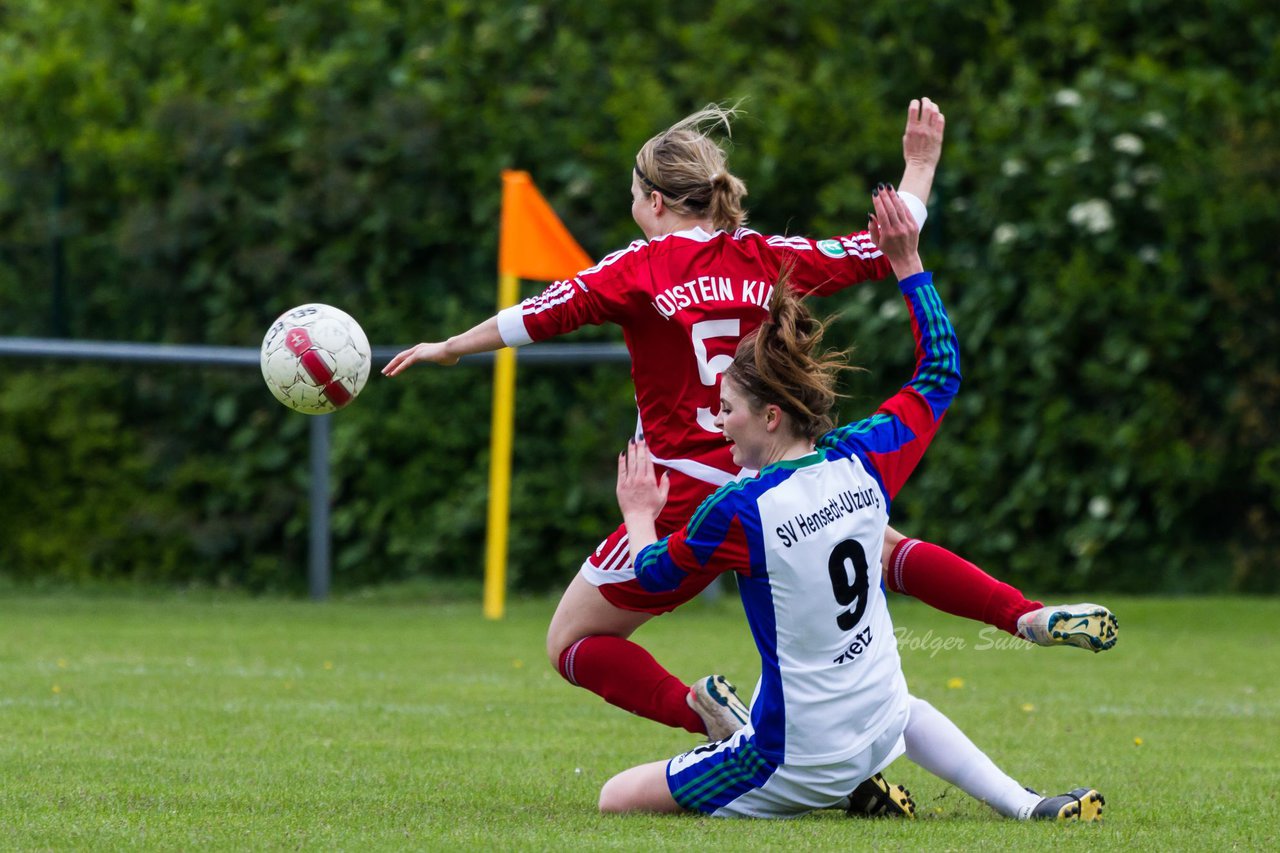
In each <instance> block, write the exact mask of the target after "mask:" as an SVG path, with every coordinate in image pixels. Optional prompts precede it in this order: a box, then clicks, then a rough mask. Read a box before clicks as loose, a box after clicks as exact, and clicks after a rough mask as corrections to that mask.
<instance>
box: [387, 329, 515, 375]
mask: <svg viewBox="0 0 1280 853" xmlns="http://www.w3.org/2000/svg"><path fill="white" fill-rule="evenodd" d="M504 346H506V344H504V343H503V341H502V335H501V334H500V333H499V332H498V318H497V317H490V318H489V319H488V320H485V321H484V322H483V323H481V324H480V325H478V326H473V327H471V328H470V329H468V330H467V331H465V332H463V333H462V334H460V335H454V336H453V337H451V338H449V340H447V341H436V342H423V343H420V344H418V345H417V346H413V347H410V348H409V349H407V350H404V351H403V352H401V353H398V354H397V355H396V357H395V358H393V359H391V361H389V362H387V366H386V367H384V368H382V374H383V375H384V376H395V375H396V374H398V373H400V372H401V371H403V370H404V369H405V368H407V367H409V366H410V365H414V364H417V363H418V362H420V361H429V362H431V363H432V364H443V365H450V364H457V363H458V359H459V358H461V357H462V356H464V355H473V354H475V353H478V352H493V351H494V350H497V349H502V347H504Z"/></svg>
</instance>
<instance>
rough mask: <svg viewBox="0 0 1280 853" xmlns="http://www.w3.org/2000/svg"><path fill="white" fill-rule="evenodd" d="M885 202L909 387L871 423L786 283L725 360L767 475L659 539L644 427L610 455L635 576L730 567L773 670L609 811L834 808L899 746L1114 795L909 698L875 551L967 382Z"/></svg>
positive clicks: (1023, 813) (937, 763)
mask: <svg viewBox="0 0 1280 853" xmlns="http://www.w3.org/2000/svg"><path fill="white" fill-rule="evenodd" d="M873 204H874V206H875V211H876V214H875V215H876V220H875V223H874V224H873V227H872V234H873V237H874V238H875V240H876V244H877V245H878V246H879V247H880V249H881V250H882V251H883V252H884V254H885V255H886V256H887V257H888V258H889V260H890V263H891V264H892V266H893V271H894V273H895V275H896V276H897V277H898V284H899V287H900V289H901V290H902V294H903V296H904V297H905V299H906V302H907V306H908V309H909V310H910V316H911V329H912V331H913V333H914V335H915V342H916V370H915V374H914V375H913V376H912V378H911V381H910V382H908V383H907V384H906V385H905V386H903V388H902V389H901V390H900V391H899V392H898V393H897V394H895V395H894V396H893V397H891V398H890V399H889V400H888V401H887V402H885V403H884V404H882V405H881V406H880V408H879V409H877V410H876V412H875V414H873V415H872V416H871V417H868V418H865V419H863V420H860V421H855V422H853V423H850V424H847V425H845V426H842V427H840V428H838V429H832V422H831V418H830V414H829V413H830V410H831V407H832V404H833V403H834V401H835V398H836V393H835V380H836V375H837V373H838V372H839V370H841V369H843V368H844V363H843V359H844V353H837V352H826V353H824V352H822V351H821V350H820V349H819V345H820V342H821V338H822V331H823V330H822V324H820V323H819V322H817V321H816V320H814V319H813V318H812V317H811V316H810V315H809V313H808V311H807V310H806V309H805V308H804V307H803V305H802V304H801V303H800V301H799V299H798V298H797V297H796V296H795V295H794V293H792V292H790V291H788V290H787V289H785V288H782V287H779V288H777V289H776V290H775V292H774V293H773V296H772V297H771V299H770V304H769V317H768V319H767V320H765V322H764V323H763V324H762V325H761V326H760V328H759V329H758V330H757V331H756V332H755V334H754V335H752V336H750V337H747V338H744V339H743V341H742V342H741V343H740V344H739V345H738V349H737V353H736V355H735V356H734V358H733V360H732V363H731V364H729V366H728V367H727V369H726V370H725V373H724V377H723V380H722V381H721V384H720V412H719V414H718V415H717V416H716V425H717V426H719V427H720V428H721V429H722V430H723V432H724V437H725V439H726V440H727V441H729V442H730V445H731V448H732V453H733V461H734V462H735V463H736V464H738V465H740V466H742V467H743V468H748V469H752V470H756V471H758V473H757V474H756V475H755V476H753V477H748V478H744V479H741V480H738V481H736V482H734V483H730V484H727V485H725V486H722V487H721V488H719V489H718V490H716V492H715V493H714V494H712V495H711V496H710V497H709V498H707V499H706V500H705V501H704V502H703V503H702V505H701V506H700V507H699V508H698V510H697V512H696V513H695V514H694V515H693V516H692V518H691V519H690V520H689V521H688V523H687V524H686V525H685V526H684V527H682V528H681V529H680V530H677V531H676V532H675V533H673V534H671V535H669V536H665V537H663V538H661V539H659V538H658V533H657V527H656V521H657V519H658V517H659V515H660V514H661V512H662V510H663V506H664V504H665V503H666V497H667V492H668V490H669V488H670V479H669V475H667V474H666V473H664V474H663V475H662V478H661V480H659V479H657V478H656V476H655V471H654V465H653V460H652V458H651V456H650V455H649V452H648V449H647V448H646V446H645V442H644V441H638V442H633V443H632V445H631V446H630V448H629V449H628V451H627V452H626V453H624V454H623V455H622V456H621V457H620V458H619V460H618V505H619V507H620V508H621V509H622V517H623V519H624V521H625V522H626V525H627V530H628V534H629V548H630V552H631V556H632V560H633V562H634V564H635V573H636V579H637V581H638V583H639V584H640V586H641V587H642V588H644V589H646V590H649V591H650V592H653V593H661V592H664V591H667V590H673V589H679V588H680V587H681V586H682V585H683V584H684V583H686V582H687V580H688V579H689V578H690V577H699V578H702V577H706V576H711V577H715V576H717V575H719V574H720V573H722V572H735V573H736V574H737V581H738V590H739V592H740V595H741V597H742V603H743V607H744V609H745V610H746V615H747V622H748V624H749V625H750V628H751V634H752V636H753V638H754V639H755V643H756V647H757V648H758V649H759V652H760V667H761V675H760V683H759V685H758V686H757V688H756V692H755V697H754V699H753V701H752V704H751V712H750V719H749V720H748V721H747V722H746V723H745V724H744V725H743V727H742V728H740V729H738V730H737V731H736V732H735V733H734V734H732V735H730V736H729V737H728V738H726V739H725V740H722V741H719V742H717V743H713V744H709V745H707V746H703V747H699V748H697V749H694V750H692V751H690V752H687V753H685V754H683V755H679V756H677V757H675V758H673V759H671V760H670V761H657V762H653V763H650V764H644V765H641V766H639V767H633V768H632V769H630V770H628V771H625V772H623V773H621V774H619V775H617V776H615V777H614V778H612V779H610V780H609V781H608V782H607V783H606V784H605V786H604V788H603V789H602V791H601V793H600V808H601V810H602V811H606V812H627V811H660V812H665V811H679V810H682V809H683V810H691V811H699V812H704V813H707V814H713V815H717V816H721V817H790V816H794V815H796V814H799V813H803V812H806V811H810V810H813V809H821V808H829V807H832V806H835V805H839V804H842V803H843V802H844V801H846V800H847V799H848V797H849V794H850V792H851V791H854V790H855V788H858V787H860V786H861V785H862V784H863V783H865V782H866V781H868V780H871V779H872V778H874V777H875V776H876V774H878V773H879V772H880V771H881V770H882V769H883V768H884V767H886V766H887V765H888V764H889V763H890V762H891V761H893V760H894V759H895V758H897V757H898V756H899V755H901V754H903V752H904V751H905V752H906V754H907V755H908V757H910V758H912V759H913V760H916V761H918V763H920V764H921V765H922V766H924V767H925V768H926V769H934V768H937V769H940V770H942V771H943V774H944V775H948V774H949V773H951V772H952V771H954V770H955V769H957V768H956V767H955V766H954V765H957V764H958V765H959V768H963V771H964V776H965V778H964V780H963V781H964V784H963V785H962V787H964V788H965V790H967V791H969V792H970V793H972V794H975V795H976V796H979V797H980V798H982V799H984V800H985V801H986V802H988V803H990V804H991V805H993V806H995V807H996V808H997V809H998V810H999V811H1001V812H1002V813H1004V814H1006V815H1009V816H1012V817H1017V818H1021V819H1028V818H1033V817H1036V818H1050V819H1052V818H1059V819H1061V818H1071V819H1081V818H1083V819H1087V820H1093V819H1096V818H1097V817H1099V816H1100V814H1101V810H1102V806H1103V800H1102V797H1101V795H1099V794H1098V793H1097V792H1096V791H1094V790H1092V789H1089V788H1084V789H1077V790H1075V791H1072V792H1071V793H1070V794H1065V795H1062V796H1060V797H1049V798H1042V797H1040V796H1038V795H1036V794H1033V793H1030V792H1029V791H1027V790H1026V789H1025V788H1023V787H1022V786H1021V785H1019V784H1018V783H1017V782H1015V781H1014V780H1013V779H1011V778H1009V777H1008V776H1006V775H1005V774H1004V773H1002V772H1001V771H1000V770H999V769H998V768H996V767H995V765H994V764H992V763H991V761H990V759H988V758H987V757H986V756H985V755H983V754H982V753H981V751H980V750H978V749H977V747H975V746H974V745H973V744H972V743H971V742H970V741H969V740H968V738H966V737H965V736H964V735H963V734H962V733H961V732H960V731H959V730H958V729H956V728H955V726H953V725H952V724H951V723H950V722H949V721H947V720H946V719H945V718H944V717H942V716H941V715H940V714H938V712H937V711H936V710H934V709H933V708H932V707H931V706H929V705H928V703H925V702H922V701H920V700H917V699H913V698H912V697H911V696H910V695H909V694H908V692H907V684H906V679H905V678H904V677H903V674H902V664H901V661H900V660H899V657H898V647H897V642H896V639H895V636H894V631H893V622H892V620H891V619H890V617H889V610H888V607H887V606H886V604H885V596H884V593H883V591H882V590H881V588H880V577H881V568H880V561H879V560H878V559H876V558H877V556H878V555H879V554H880V553H881V550H882V548H883V546H884V538H885V533H886V531H887V529H888V521H889V507H890V502H891V501H892V500H893V498H894V497H895V496H896V495H897V493H898V491H899V489H901V488H902V486H903V484H904V483H905V482H906V481H907V478H908V477H909V476H910V475H911V472H912V471H913V470H914V469H915V467H916V464H917V463H918V462H919V461H920V458H921V456H923V454H924V452H925V448H927V447H928V446H929V443H930V442H931V441H932V440H933V437H934V435H935V433H936V432H937V429H938V425H939V424H940V422H941V420H942V416H943V415H944V414H945V412H946V410H947V407H948V406H950V404H951V401H952V399H953V398H954V396H955V393H956V391H957V389H958V388H959V386H960V362H959V347H958V343H957V341H956V337H955V333H954V332H953V330H952V328H951V323H950V321H949V320H948V318H947V314H946V311H945V310H944V309H943V306H942V300H941V298H940V297H939V295H938V292H937V290H935V289H934V287H933V281H932V277H931V276H930V275H929V274H928V273H926V272H925V271H924V267H923V265H922V264H921V261H920V256H919V254H918V253H917V250H916V238H917V236H918V234H919V229H918V228H917V227H916V225H915V223H914V221H912V217H911V213H910V212H909V211H908V209H907V206H906V204H905V203H903V202H902V200H901V199H899V198H898V196H897V194H896V193H894V192H893V190H892V189H891V188H889V189H881V190H880V191H879V192H878V193H877V194H876V197H875V198H874V199H873ZM877 232H880V233H877ZM785 275H786V274H785V273H784V274H783V277H784V278H785ZM930 765H933V767H931V766H930ZM957 784H961V783H960V782H957ZM908 802H909V801H908ZM904 805H905V804H904ZM907 810H908V811H910V808H909V807H907Z"/></svg>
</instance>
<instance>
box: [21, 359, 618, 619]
mask: <svg viewBox="0 0 1280 853" xmlns="http://www.w3.org/2000/svg"><path fill="white" fill-rule="evenodd" d="M403 349H405V347H391V346H380V347H373V362H374V365H375V367H376V366H377V365H380V364H385V363H386V362H388V361H390V360H391V358H392V357H393V356H395V354H396V353H398V352H400V351H401V350H403ZM258 355H259V353H258V350H257V349H255V348H253V347H224V346H203V345H195V344H138V343H121V342H115V341H80V340H63V339H58V338H0V356H17V357H25V358H56V359H79V360H84V361H127V362H144V363H149V364H198V365H203V366H208V367H258ZM519 360H520V363H521V364H600V363H610V362H613V363H623V364H626V363H629V362H630V361H631V356H630V355H629V354H628V353H627V348H626V347H625V346H623V345H622V344H594V343H592V344H539V345H538V346H536V347H526V348H525V349H524V350H523V351H522V352H521V353H520V359H519ZM492 363H493V353H481V354H478V355H469V356H465V357H463V358H462V359H461V360H460V361H459V364H465V365H471V366H484V365H489V364H492ZM267 393H268V392H267V391H266V389H265V388H264V389H263V394H267ZM331 417H333V416H332V415H316V416H312V417H311V433H310V443H311V448H310V469H311V471H310V488H309V489H308V502H309V509H310V518H309V521H308V525H309V528H308V545H307V587H308V590H309V592H310V595H311V598H312V599H313V600H316V601H322V600H324V599H325V598H327V597H328V595H329V588H330V585H331V580H332V567H331V563H330V538H331V537H330V531H329V505H330V497H331V493H330V488H329V432H330V424H329V419H330V418H331Z"/></svg>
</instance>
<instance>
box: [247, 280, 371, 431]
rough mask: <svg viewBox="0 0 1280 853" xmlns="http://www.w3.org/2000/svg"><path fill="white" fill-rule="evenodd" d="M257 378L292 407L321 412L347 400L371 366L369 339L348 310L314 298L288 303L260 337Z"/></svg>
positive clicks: (355, 391) (276, 396) (344, 403)
mask: <svg viewBox="0 0 1280 853" xmlns="http://www.w3.org/2000/svg"><path fill="white" fill-rule="evenodd" d="M261 363H262V378H263V379H265V380H267V387H268V388H270V389H271V393H272V394H274V395H275V398H276V399H277V400H279V401H280V402H281V403H284V404H285V405H286V406H288V407H289V408H291V409H293V410H294V411H295V412H302V413H303V414H306V415H323V414H326V413H328V412H333V411H337V410H338V409H341V408H342V407H343V406H345V405H347V404H349V403H350V402H351V401H352V400H354V399H355V398H356V395H357V394H359V393H360V389H362V388H364V383H365V382H366V381H368V379H369V369H370V367H371V366H372V365H373V355H372V352H371V351H370V349H369V339H368V338H367V337H365V334H364V330H363V329H361V328H360V324H359V323H357V322H356V321H355V320H354V319H352V317H351V315H350V314H347V313H346V312H345V311H339V310H338V309H337V308H334V307H333V306H332V305H322V304H320V303H318V302H315V303H311V304H308V305H299V306H298V307H297V308H290V309H289V310H288V311H286V312H284V313H283V314H281V315H280V317H279V319H277V320H276V321H275V322H274V323H272V324H271V328H269V329H267V336H266V337H265V338H263V339H262V354H261Z"/></svg>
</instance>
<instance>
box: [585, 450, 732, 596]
mask: <svg viewBox="0 0 1280 853" xmlns="http://www.w3.org/2000/svg"><path fill="white" fill-rule="evenodd" d="M664 470H666V472H667V473H668V474H669V475H670V477H671V491H670V492H669V493H668V494H667V503H666V506H664V507H663V508H662V512H661V513H660V514H659V515H658V520H657V523H656V525H655V526H656V527H657V530H658V536H659V537H662V536H667V535H670V534H672V533H675V532H676V531H677V530H679V529H680V528H682V527H684V525H685V524H686V523H687V522H688V521H689V519H690V518H692V517H693V514H694V513H695V512H696V511H697V509H698V506H699V505H701V503H702V502H703V501H704V500H706V498H707V496H708V495H710V494H711V493H712V492H714V491H715V490H716V487H715V486H713V485H711V484H710V483H704V482H703V481H702V480H695V479H694V478H692V477H689V476H686V475H684V474H681V473H680V472H679V471H672V470H670V469H664ZM579 574H581V575H582V577H583V578H585V579H586V580H587V581H588V582H589V583H591V584H592V585H593V586H595V587H596V588H598V589H599V590H600V594H601V595H603V596H604V599H605V601H607V602H609V603H610V604H612V605H613V606H614V607H617V608H619V609H621V610H633V611H637V612H640V613H653V614H658V613H667V612H669V611H672V610H675V609H676V608H677V607H679V606H680V605H681V604H684V603H685V602H686V601H689V600H690V599H693V598H695V597H697V595H698V593H700V592H702V591H703V590H704V589H706V588H707V587H708V586H710V585H711V582H712V581H714V580H715V579H716V575H713V574H702V573H697V574H691V575H689V576H688V577H686V578H685V579H684V582H683V583H681V584H680V586H678V587H676V588H675V589H673V590H667V591H665V592H649V591H648V590H646V589H645V588H644V587H642V586H640V582H639V581H637V580H636V572H635V567H634V566H633V565H632V564H631V545H630V542H629V540H628V539H627V526H626V525H625V524H620V525H618V529H617V530H614V531H613V532H612V533H610V534H609V536H608V537H607V538H606V539H605V540H604V541H603V542H601V543H600V547H598V548H596V550H595V553H594V554H592V555H591V556H590V557H588V558H587V559H586V561H585V562H583V564H582V568H581V570H580V571H579Z"/></svg>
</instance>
